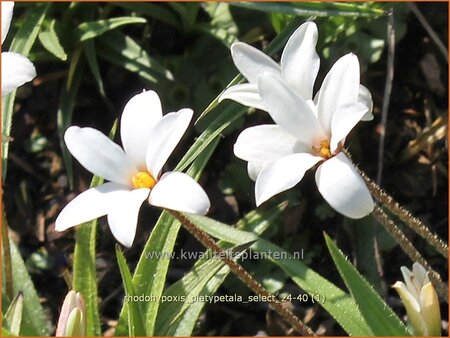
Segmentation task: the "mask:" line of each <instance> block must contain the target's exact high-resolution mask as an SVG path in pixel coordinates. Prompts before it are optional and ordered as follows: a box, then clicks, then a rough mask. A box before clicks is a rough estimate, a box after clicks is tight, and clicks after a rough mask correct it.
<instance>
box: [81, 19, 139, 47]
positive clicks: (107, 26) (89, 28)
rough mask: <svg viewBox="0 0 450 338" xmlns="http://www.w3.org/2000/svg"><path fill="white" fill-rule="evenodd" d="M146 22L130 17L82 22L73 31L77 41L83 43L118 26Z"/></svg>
mask: <svg viewBox="0 0 450 338" xmlns="http://www.w3.org/2000/svg"><path fill="white" fill-rule="evenodd" d="M146 22H147V20H145V19H144V18H136V17H132V16H124V17H120V18H112V19H106V20H97V21H89V22H83V23H82V24H80V25H79V26H78V27H77V28H76V29H75V34H76V35H77V36H78V41H80V42H83V41H86V40H89V39H93V38H96V37H98V36H100V35H102V34H104V33H106V32H108V31H110V30H113V29H116V28H118V27H120V26H124V25H130V24H135V23H146Z"/></svg>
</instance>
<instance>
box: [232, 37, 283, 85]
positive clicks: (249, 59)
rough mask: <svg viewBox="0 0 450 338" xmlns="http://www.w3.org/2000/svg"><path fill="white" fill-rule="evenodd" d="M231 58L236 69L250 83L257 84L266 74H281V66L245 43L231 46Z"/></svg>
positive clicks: (236, 43)
mask: <svg viewBox="0 0 450 338" xmlns="http://www.w3.org/2000/svg"><path fill="white" fill-rule="evenodd" d="M231 56H232V58H233V62H234V64H235V65H236V68H237V69H238V70H239V71H240V72H241V73H242V75H244V77H245V78H246V79H247V80H248V82H250V83H255V84H256V83H257V82H258V78H259V76H260V75H261V74H262V73H264V72H270V73H273V74H277V75H278V76H279V75H280V73H281V69H280V66H279V65H278V64H277V63H276V62H275V61H273V60H272V59H271V58H270V57H269V56H267V55H266V54H264V53H263V52H261V51H260V50H258V49H256V48H255V47H252V46H250V45H248V44H246V43H243V42H235V43H233V44H232V45H231Z"/></svg>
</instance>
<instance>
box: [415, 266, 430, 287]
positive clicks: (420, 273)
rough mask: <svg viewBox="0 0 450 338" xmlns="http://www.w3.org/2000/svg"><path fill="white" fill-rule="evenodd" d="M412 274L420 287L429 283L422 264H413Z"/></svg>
mask: <svg viewBox="0 0 450 338" xmlns="http://www.w3.org/2000/svg"><path fill="white" fill-rule="evenodd" d="M412 273H413V275H414V277H416V280H417V282H418V284H419V285H420V287H422V286H423V285H424V284H426V283H428V282H429V279H428V273H427V270H425V268H424V267H423V266H422V264H420V263H417V262H415V263H414V264H413V268H412Z"/></svg>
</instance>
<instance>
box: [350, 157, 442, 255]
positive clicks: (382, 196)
mask: <svg viewBox="0 0 450 338" xmlns="http://www.w3.org/2000/svg"><path fill="white" fill-rule="evenodd" d="M343 152H344V153H345V154H346V155H347V156H348V157H349V158H351V157H350V154H349V153H348V151H347V150H343ZM355 167H356V166H355ZM356 170H358V173H359V174H360V175H361V177H362V178H363V180H364V182H366V184H367V187H368V188H369V190H370V193H371V194H372V195H373V197H375V199H376V200H377V201H378V202H380V203H381V204H383V205H384V206H386V208H387V209H388V210H389V211H390V212H392V213H393V214H395V215H397V216H398V217H399V218H400V220H401V221H402V222H404V223H405V224H406V225H408V226H409V227H410V228H411V229H412V230H414V232H416V233H417V234H418V235H419V236H421V237H422V238H423V239H425V240H426V241H427V242H428V243H430V244H431V245H432V246H433V247H434V248H435V249H436V250H437V251H438V252H439V253H440V254H441V255H442V256H444V257H445V258H448V245H447V243H445V242H444V241H443V240H442V239H441V238H440V237H439V236H438V235H437V234H435V233H433V232H432V231H431V230H430V229H429V228H428V227H427V226H426V225H425V224H423V223H422V222H421V221H420V220H419V219H418V218H416V217H414V216H413V215H412V214H411V213H410V212H409V211H408V210H407V209H405V208H404V207H402V206H401V205H400V204H399V203H398V202H397V201H396V200H394V198H393V197H392V196H390V195H389V194H388V193H386V192H385V191H384V190H383V189H381V187H380V186H379V185H378V184H376V183H375V182H374V181H372V180H371V179H370V178H369V177H368V176H367V175H366V174H365V173H364V172H363V171H361V170H360V169H359V168H358V167H356Z"/></svg>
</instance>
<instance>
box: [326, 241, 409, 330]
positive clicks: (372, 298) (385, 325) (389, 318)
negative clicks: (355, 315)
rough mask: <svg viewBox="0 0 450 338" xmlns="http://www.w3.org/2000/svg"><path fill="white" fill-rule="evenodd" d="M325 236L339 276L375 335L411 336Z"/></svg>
mask: <svg viewBox="0 0 450 338" xmlns="http://www.w3.org/2000/svg"><path fill="white" fill-rule="evenodd" d="M324 236H325V241H326V243H327V246H328V250H329V251H330V254H331V257H332V258H333V261H334V264H335V265H336V267H337V268H338V271H339V274H340V275H341V277H342V279H343V280H344V282H345V285H346V286H347V288H348V289H349V290H350V293H351V294H352V296H353V298H354V299H355V301H356V303H357V304H358V307H359V309H360V311H361V313H362V315H363V317H364V318H365V319H366V322H367V324H368V325H369V326H370V328H371V330H372V331H373V333H374V335H376V336H409V335H410V334H409V332H408V330H407V329H406V327H405V325H404V324H403V323H402V321H401V320H400V319H399V318H398V317H397V315H396V314H395V312H394V311H392V309H391V308H390V307H389V306H388V305H387V304H386V303H385V302H384V301H383V299H381V297H380V296H379V295H378V294H377V293H376V292H375V290H374V289H373V288H372V287H371V286H370V284H369V283H368V282H367V281H366V280H365V279H364V277H363V276H362V275H361V274H360V273H359V272H358V270H356V268H355V267H354V266H353V265H352V264H351V263H350V262H349V261H348V260H347V259H346V258H345V256H344V254H343V253H342V252H341V251H340V250H339V248H338V247H337V246H336V245H335V244H334V243H333V241H332V240H331V238H330V237H329V236H328V235H327V234H324Z"/></svg>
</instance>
